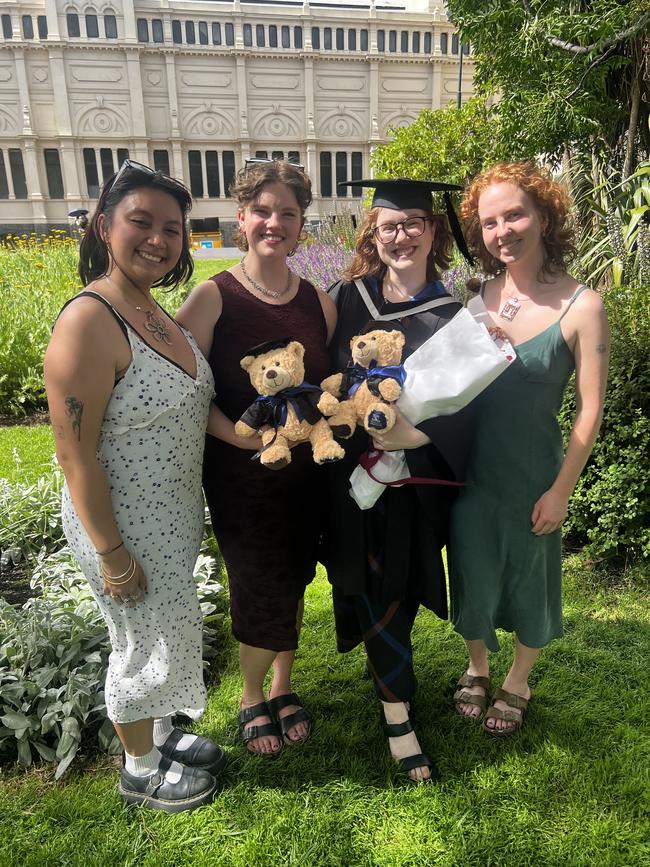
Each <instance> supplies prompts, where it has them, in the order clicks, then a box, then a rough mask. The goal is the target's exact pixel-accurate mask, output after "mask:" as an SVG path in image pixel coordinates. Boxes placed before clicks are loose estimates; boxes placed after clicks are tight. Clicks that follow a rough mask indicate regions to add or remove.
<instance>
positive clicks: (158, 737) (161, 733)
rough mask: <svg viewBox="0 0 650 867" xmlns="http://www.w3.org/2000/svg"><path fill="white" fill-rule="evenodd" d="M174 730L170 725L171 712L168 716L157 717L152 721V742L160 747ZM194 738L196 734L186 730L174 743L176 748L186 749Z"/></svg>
mask: <svg viewBox="0 0 650 867" xmlns="http://www.w3.org/2000/svg"><path fill="white" fill-rule="evenodd" d="M173 731H174V726H173V725H172V718H171V714H169V715H168V716H163V717H159V718H158V719H155V720H154V721H153V742H154V744H155V745H156V746H157V747H161V746H162V745H163V744H164V743H165V741H166V740H167V738H168V737H169V736H170V734H171V733H172V732H173ZM195 740H196V735H190V734H187V733H186V732H185V733H184V734H183V737H182V738H181V739H180V740H179V742H178V744H177V745H176V749H178V750H187V749H189V747H191V746H192V744H193V743H194V741H195Z"/></svg>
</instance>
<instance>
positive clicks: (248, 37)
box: [244, 24, 253, 48]
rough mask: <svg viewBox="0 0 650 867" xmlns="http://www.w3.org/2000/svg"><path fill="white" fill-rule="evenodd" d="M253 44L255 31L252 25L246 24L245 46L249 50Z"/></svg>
mask: <svg viewBox="0 0 650 867" xmlns="http://www.w3.org/2000/svg"><path fill="white" fill-rule="evenodd" d="M252 44H253V29H252V27H251V25H250V24H244V45H245V46H246V47H247V48H249V47H250V46H251V45H252Z"/></svg>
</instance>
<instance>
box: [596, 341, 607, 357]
mask: <svg viewBox="0 0 650 867" xmlns="http://www.w3.org/2000/svg"><path fill="white" fill-rule="evenodd" d="M596 352H598V353H599V354H600V355H602V354H603V352H607V347H606V346H605V344H604V343H599V344H598V346H597V347H596Z"/></svg>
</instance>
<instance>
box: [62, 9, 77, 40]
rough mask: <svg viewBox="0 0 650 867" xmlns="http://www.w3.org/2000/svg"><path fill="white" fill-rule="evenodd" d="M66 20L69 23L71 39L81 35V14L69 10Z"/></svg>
mask: <svg viewBox="0 0 650 867" xmlns="http://www.w3.org/2000/svg"><path fill="white" fill-rule="evenodd" d="M65 20H66V22H67V24H68V36H69V37H70V38H71V39H75V38H76V37H77V36H79V35H80V31H79V16H78V15H77V13H76V12H68V14H67V15H66V16H65Z"/></svg>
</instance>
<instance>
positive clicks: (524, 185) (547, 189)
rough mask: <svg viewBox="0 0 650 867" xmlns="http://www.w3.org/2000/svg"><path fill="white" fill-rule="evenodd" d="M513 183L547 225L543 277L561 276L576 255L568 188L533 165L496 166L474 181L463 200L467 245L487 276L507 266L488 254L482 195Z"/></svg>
mask: <svg viewBox="0 0 650 867" xmlns="http://www.w3.org/2000/svg"><path fill="white" fill-rule="evenodd" d="M501 183H506V184H513V185H514V186H515V187H519V189H520V190H523V191H524V193H526V194H527V195H528V196H530V197H531V199H532V200H533V203H534V204H535V207H536V208H537V210H538V212H539V215H540V217H541V220H542V223H543V224H544V231H543V234H542V244H543V246H544V264H543V265H542V275H549V276H550V275H552V274H562V273H564V272H565V271H566V270H567V259H571V257H572V256H574V255H575V245H574V231H573V226H572V224H571V213H570V212H571V198H570V196H569V194H568V192H567V191H566V189H565V188H564V187H563V186H562V184H559V183H558V182H557V181H554V180H553V179H552V177H551V175H550V173H549V172H547V171H546V170H545V169H541V168H539V167H538V166H536V165H535V163H533V162H520V163H497V165H494V166H492V167H491V168H489V169H486V171H484V172H482V173H481V174H480V175H478V177H476V178H475V179H474V181H473V182H472V184H471V185H470V187H469V189H468V190H467V192H466V193H465V195H464V197H463V201H462V203H461V206H460V213H461V216H462V218H463V222H464V224H465V236H466V238H467V243H468V246H469V248H470V250H471V251H472V253H474V255H475V256H476V257H477V258H478V259H479V260H480V262H481V265H482V266H483V270H484V271H485V272H486V273H487V274H498V273H499V272H500V271H504V270H505V265H504V264H503V262H502V261H501V260H500V259H496V258H495V257H494V256H492V255H491V254H490V253H488V251H487V249H486V247H485V244H484V243H483V232H482V229H481V221H480V219H479V215H478V202H479V198H480V196H481V193H484V192H485V190H487V188H488V187H489V186H491V185H492V184H501Z"/></svg>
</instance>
